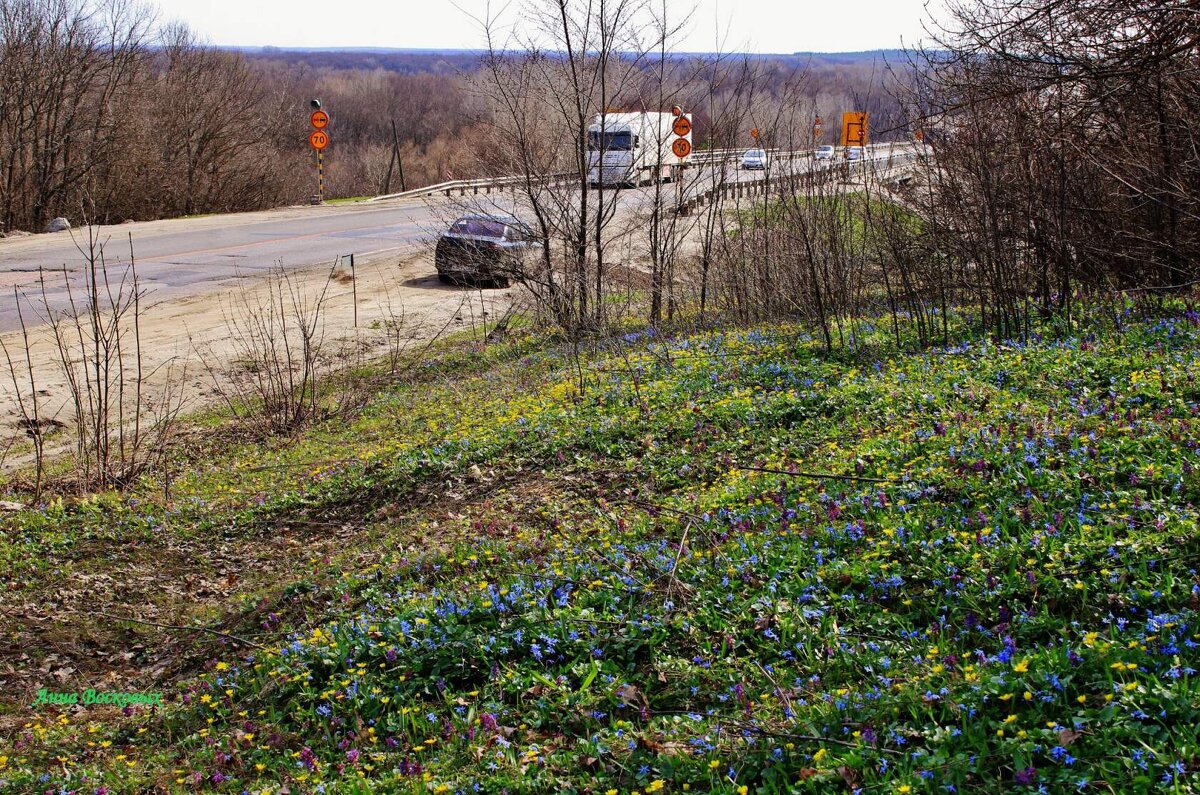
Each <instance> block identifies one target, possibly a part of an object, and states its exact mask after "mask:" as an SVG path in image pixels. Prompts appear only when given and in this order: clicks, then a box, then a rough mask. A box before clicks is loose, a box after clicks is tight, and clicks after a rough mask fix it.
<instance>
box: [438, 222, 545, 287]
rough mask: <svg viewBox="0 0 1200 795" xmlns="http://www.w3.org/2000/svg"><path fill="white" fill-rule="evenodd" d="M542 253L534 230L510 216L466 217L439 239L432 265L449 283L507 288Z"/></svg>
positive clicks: (444, 280) (455, 223) (439, 276)
mask: <svg viewBox="0 0 1200 795" xmlns="http://www.w3.org/2000/svg"><path fill="white" fill-rule="evenodd" d="M541 250H542V244H541V243H540V242H539V241H538V239H537V236H536V235H535V234H534V233H533V231H532V230H531V229H530V228H529V227H528V226H526V225H525V224H524V223H522V222H521V221H520V220H519V219H517V218H515V217H513V216H511V215H484V214H475V215H464V216H462V217H461V218H459V219H458V220H457V221H455V222H454V223H452V224H451V225H450V228H449V229H447V230H446V231H445V232H444V233H443V234H442V236H441V238H440V239H439V240H438V244H437V250H436V252H435V253H434V257H433V263H434V266H435V267H436V268H437V273H438V279H440V280H441V281H442V282H444V283H446V284H477V285H479V286H481V287H482V286H492V287H507V286H508V284H509V281H510V280H511V279H512V278H514V277H515V276H518V275H519V274H521V273H523V272H524V271H525V268H526V267H527V266H528V265H531V264H533V261H534V260H535V259H536V258H537V257H538V256H539V255H540V254H541Z"/></svg>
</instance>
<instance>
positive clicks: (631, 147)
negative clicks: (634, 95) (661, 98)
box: [588, 113, 692, 186]
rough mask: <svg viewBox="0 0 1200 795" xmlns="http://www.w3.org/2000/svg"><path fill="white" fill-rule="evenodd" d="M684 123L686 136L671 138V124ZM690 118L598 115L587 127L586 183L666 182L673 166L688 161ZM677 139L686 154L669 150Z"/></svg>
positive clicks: (672, 136)
mask: <svg viewBox="0 0 1200 795" xmlns="http://www.w3.org/2000/svg"><path fill="white" fill-rule="evenodd" d="M679 118H686V119H687V125H686V126H687V129H688V132H687V134H686V135H683V136H679V135H676V134H675V130H674V127H675V122H676V120H677V119H679ZM691 122H692V117H691V114H689V113H685V114H682V116H681V117H680V116H676V115H674V114H673V113H602V114H600V115H598V116H596V118H595V120H594V121H593V122H592V124H591V125H590V126H589V127H588V183H589V184H590V185H592V186H598V185H642V184H645V183H653V182H656V181H662V182H670V181H671V175H672V173H673V167H674V166H682V165H685V164H686V163H687V162H688V160H689V158H690V157H691V144H692V133H691ZM678 138H684V139H686V140H687V142H688V145H687V147H686V148H687V150H688V153H687V154H686V155H685V156H684V157H679V156H678V155H677V154H675V152H674V151H673V150H672V146H674V145H675V141H676V139H678Z"/></svg>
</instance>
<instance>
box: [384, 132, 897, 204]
mask: <svg viewBox="0 0 1200 795" xmlns="http://www.w3.org/2000/svg"><path fill="white" fill-rule="evenodd" d="M876 146H880V144H876ZM766 152H767V154H768V155H770V156H771V158H772V159H775V160H796V159H804V158H809V157H811V156H812V154H813V150H811V149H790V150H784V149H767V150H766ZM745 153H746V150H745V149H701V150H695V151H693V152H692V155H691V159H690V160H689V162H688V163H687V164H685V165H684V168H697V167H700V166H710V165H713V164H714V163H730V162H734V161H738V160H741V158H742V156H743V155H744V154H745ZM859 162H867V161H865V160H864V161H859ZM577 178H578V177H577V174H575V173H573V172H562V173H559V174H550V175H548V176H546V177H540V178H537V179H538V181H543V180H544V182H543V183H542V184H544V185H545V186H546V187H553V186H555V185H559V184H561V183H564V182H569V181H572V180H575V179H577ZM525 182H526V178H525V177H485V178H482V179H456V180H450V181H448V182H439V183H438V184H436V185H426V186H425V187H423V188H414V189H413V190H409V191H404V192H402V193H389V194H387V195H384V196H375V197H372V198H370V199H367V201H368V202H378V201H385V200H389V199H415V198H419V197H421V196H433V195H435V194H439V193H441V194H445V195H446V197H447V198H449V197H450V196H453V195H454V194H455V193H457V194H458V195H459V196H465V195H467V194H468V193H471V194H475V195H478V194H480V193H483V194H490V193H493V192H502V191H505V190H512V191H515V190H516V189H517V188H518V187H520V186H522V185H524V184H525ZM731 184H743V183H731ZM708 192H709V193H711V191H708ZM702 195H703V194H702ZM692 201H694V200H693V199H689V200H688V202H685V205H686V204H689V203H691V202H692Z"/></svg>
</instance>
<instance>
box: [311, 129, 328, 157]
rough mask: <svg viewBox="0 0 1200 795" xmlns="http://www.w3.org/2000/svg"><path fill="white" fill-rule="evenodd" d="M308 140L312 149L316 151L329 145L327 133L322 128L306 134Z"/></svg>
mask: <svg viewBox="0 0 1200 795" xmlns="http://www.w3.org/2000/svg"><path fill="white" fill-rule="evenodd" d="M308 142H309V144H311V145H312V148H313V149H316V150H317V151H318V152H320V151H322V150H323V149H324V148H325V147H327V146H329V133H327V132H324V131H322V130H313V132H312V135H310V136H308Z"/></svg>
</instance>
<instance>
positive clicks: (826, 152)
mask: <svg viewBox="0 0 1200 795" xmlns="http://www.w3.org/2000/svg"><path fill="white" fill-rule="evenodd" d="M813 159H814V160H833V147H832V146H818V147H817V148H816V151H814V152H813Z"/></svg>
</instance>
